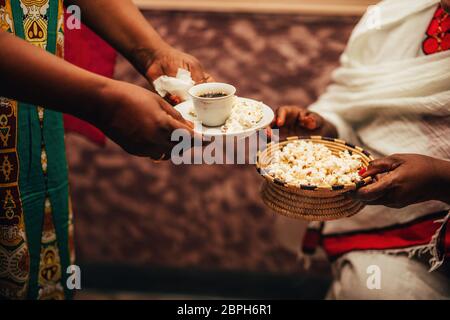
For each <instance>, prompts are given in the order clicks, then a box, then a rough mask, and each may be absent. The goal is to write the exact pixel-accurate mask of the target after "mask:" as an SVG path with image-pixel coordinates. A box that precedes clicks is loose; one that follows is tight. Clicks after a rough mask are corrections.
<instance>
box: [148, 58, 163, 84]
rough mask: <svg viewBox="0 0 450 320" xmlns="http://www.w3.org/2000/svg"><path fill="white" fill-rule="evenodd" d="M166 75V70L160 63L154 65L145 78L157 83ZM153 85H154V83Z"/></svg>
mask: <svg viewBox="0 0 450 320" xmlns="http://www.w3.org/2000/svg"><path fill="white" fill-rule="evenodd" d="M163 75H164V70H163V69H162V67H161V65H160V64H159V63H153V64H152V65H151V66H150V68H149V69H148V70H147V72H146V74H145V76H146V77H147V79H149V80H151V81H150V82H153V81H155V80H156V79H158V78H159V77H161V76H163ZM152 85H153V83H152Z"/></svg>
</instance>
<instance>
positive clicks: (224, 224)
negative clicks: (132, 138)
mask: <svg viewBox="0 0 450 320" xmlns="http://www.w3.org/2000/svg"><path fill="white" fill-rule="evenodd" d="M146 17H147V18H148V19H149V20H150V21H151V22H152V24H153V25H154V26H155V27H156V28H157V29H158V31H159V32H160V33H161V35H162V36H163V37H164V38H165V39H166V40H167V41H168V42H170V43H171V44H173V45H175V46H176V47H178V48H180V49H182V50H185V51H187V52H189V53H191V54H194V55H195V56H197V57H198V58H199V59H200V60H201V61H202V62H203V64H204V66H205V67H206V69H207V70H208V71H210V73H212V74H213V76H214V77H216V79H218V80H220V81H224V82H229V83H232V84H234V85H236V86H237V87H238V90H239V92H238V94H239V95H241V96H246V97H252V98H255V99H260V100H263V101H265V102H266V103H267V104H269V105H271V106H273V107H276V106H279V105H281V104H291V103H298V104H303V105H307V104H309V103H311V102H313V101H314V100H315V99H316V97H317V96H318V95H319V94H320V93H321V92H322V91H323V89H324V87H325V86H326V84H327V83H328V82H329V78H330V73H331V71H332V70H333V69H334V68H335V67H336V66H337V63H338V58H339V55H340V53H341V52H342V51H343V49H344V46H345V42H346V40H347V39H348V37H349V34H350V31H351V29H352V27H353V26H354V24H355V22H356V21H355V19H351V18H349V19H342V18H339V19H337V18H336V19H333V18H311V17H299V16H286V15H243V14H240V15H238V14H206V13H177V12H148V13H146ZM116 78H118V79H121V80H126V81H130V82H134V83H138V84H141V85H145V81H144V80H143V79H142V78H141V77H139V75H137V74H136V73H135V72H134V71H133V70H132V68H131V66H130V65H129V64H128V63H127V62H125V61H124V60H123V59H122V58H120V59H119V61H118V64H117V68H116ZM67 149H68V151H67V152H68V157H69V165H70V169H71V176H70V178H71V190H72V196H73V202H74V208H75V218H76V242H77V245H78V246H77V254H78V258H79V260H81V261H83V262H121V263H132V264H139V265H142V266H171V267H199V268H219V269H224V270H247V271H270V272H296V270H298V267H297V265H296V256H295V254H294V253H293V252H292V251H290V250H288V249H286V247H285V246H283V245H282V243H281V241H280V237H279V230H278V229H279V226H280V224H279V223H278V222H277V218H276V217H275V216H274V214H273V213H271V212H270V211H269V210H267V209H266V208H265V207H264V206H263V204H262V202H261V200H260V198H259V194H258V190H259V187H260V183H261V179H260V177H258V175H257V174H256V172H255V170H254V168H253V167H251V166H230V165H228V166H206V165H202V166H174V165H172V164H170V163H162V164H154V163H152V162H151V161H150V160H148V159H139V158H134V157H131V156H129V155H126V154H125V153H124V152H123V151H121V150H120V149H119V148H118V147H117V146H115V145H114V144H113V143H111V142H110V143H108V145H107V147H106V148H105V149H98V148H97V147H95V146H93V145H92V144H90V143H89V142H86V141H85V140H83V139H82V138H80V137H78V136H74V135H70V136H68V138H67ZM291 232H292V228H291ZM293 232H294V233H295V229H294V231H293Z"/></svg>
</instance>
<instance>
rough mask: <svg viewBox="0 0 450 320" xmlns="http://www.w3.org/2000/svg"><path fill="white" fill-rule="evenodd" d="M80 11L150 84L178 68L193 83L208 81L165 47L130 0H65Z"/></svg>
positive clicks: (193, 63) (199, 69) (192, 61)
mask: <svg viewBox="0 0 450 320" xmlns="http://www.w3.org/2000/svg"><path fill="white" fill-rule="evenodd" d="M65 3H66V4H68V5H69V4H74V5H78V6H79V7H80V8H81V20H82V22H83V23H84V24H86V25H87V26H89V27H90V28H91V29H92V30H93V31H95V32H96V33H97V34H98V35H99V36H100V37H102V38H103V39H104V40H106V41H107V42H108V43H109V44H111V45H112V46H113V47H114V48H115V49H116V50H117V51H119V52H120V53H121V54H122V55H123V56H125V57H126V58H127V59H128V60H129V61H130V62H131V63H132V64H133V65H134V67H135V68H136V69H137V70H138V71H139V72H140V73H141V74H142V75H144V76H145V77H146V78H147V79H148V80H149V81H150V83H152V81H153V80H156V78H158V77H159V76H161V75H169V76H175V75H176V73H177V71H178V68H184V69H187V70H189V71H191V73H192V78H193V79H194V81H196V82H204V81H209V80H211V79H210V76H209V75H208V74H206V73H205V72H204V71H203V68H202V66H201V64H200V63H199V62H198V60H197V59H195V58H194V57H192V56H190V55H188V54H185V53H183V52H181V51H178V50H176V49H174V48H173V47H171V46H170V45H169V44H167V43H166V42H165V41H164V40H163V39H162V38H161V37H160V35H159V34H158V33H157V32H156V31H155V29H154V28H153V27H152V26H151V25H150V24H149V23H148V22H147V20H146V19H145V18H144V16H143V15H142V13H141V12H140V11H139V9H138V8H137V7H136V6H135V5H134V4H133V2H132V1H131V0H95V1H93V0H65Z"/></svg>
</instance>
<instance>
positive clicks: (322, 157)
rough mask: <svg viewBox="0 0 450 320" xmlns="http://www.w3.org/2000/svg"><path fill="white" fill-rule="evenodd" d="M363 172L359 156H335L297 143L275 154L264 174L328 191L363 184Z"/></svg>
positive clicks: (306, 143) (318, 147) (323, 148)
mask: <svg viewBox="0 0 450 320" xmlns="http://www.w3.org/2000/svg"><path fill="white" fill-rule="evenodd" d="M361 168H363V163H362V161H361V157H360V156H359V155H357V154H353V155H351V154H350V153H349V152H348V151H347V150H345V151H341V152H339V154H338V155H334V154H333V153H332V152H331V150H330V149H328V148H327V147H326V146H325V145H323V144H320V143H312V142H309V141H304V140H296V141H293V142H289V143H288V144H286V145H285V146H284V147H283V148H282V149H281V150H278V151H276V152H275V154H274V157H273V160H272V162H271V163H270V164H269V166H268V167H267V168H266V169H265V171H266V172H267V173H268V174H269V175H271V176H272V177H274V178H276V179H279V180H282V181H284V182H287V183H291V184H296V185H310V186H311V185H313V186H325V187H329V186H333V185H343V184H349V183H355V182H358V181H360V180H361V176H360V175H359V173H358V172H359V171H360V170H361Z"/></svg>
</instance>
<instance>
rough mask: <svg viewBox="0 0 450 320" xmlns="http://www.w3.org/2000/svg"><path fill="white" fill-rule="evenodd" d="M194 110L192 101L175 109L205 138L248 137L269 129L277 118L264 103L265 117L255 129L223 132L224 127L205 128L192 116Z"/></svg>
mask: <svg viewBox="0 0 450 320" xmlns="http://www.w3.org/2000/svg"><path fill="white" fill-rule="evenodd" d="M237 99H240V100H244V101H255V100H253V99H247V98H241V97H237ZM193 108H194V106H193V103H192V100H188V101H185V102H182V103H180V104H179V105H176V106H175V109H176V110H177V111H178V112H179V113H181V115H182V116H183V118H184V119H186V120H188V121H191V122H192V123H194V125H195V129H194V131H195V133H198V134H201V135H203V136H205V137H218V136H231V137H241V136H245V137H247V136H250V135H251V134H253V133H255V132H256V131H258V130H260V129H264V128H265V127H268V126H269V125H270V123H271V122H272V120H273V118H274V117H275V114H274V112H273V110H272V109H271V108H270V107H269V106H267V105H265V104H264V103H263V104H262V109H263V117H262V119H261V120H260V121H259V122H258V124H257V125H256V126H255V127H253V128H249V129H245V130H242V131H233V132H223V131H222V130H221V127H222V126H218V127H207V126H203V125H202V124H201V123H200V121H198V119H197V117H195V116H193V115H192V114H190V112H191V111H192V110H193Z"/></svg>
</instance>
